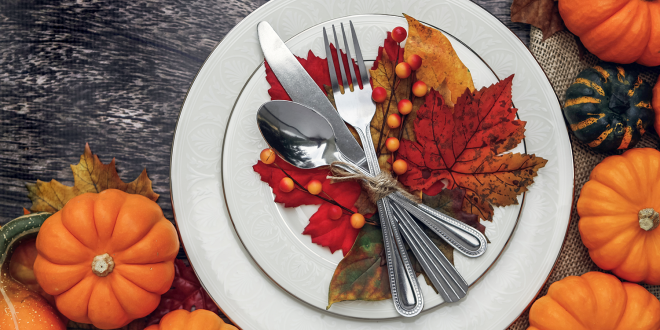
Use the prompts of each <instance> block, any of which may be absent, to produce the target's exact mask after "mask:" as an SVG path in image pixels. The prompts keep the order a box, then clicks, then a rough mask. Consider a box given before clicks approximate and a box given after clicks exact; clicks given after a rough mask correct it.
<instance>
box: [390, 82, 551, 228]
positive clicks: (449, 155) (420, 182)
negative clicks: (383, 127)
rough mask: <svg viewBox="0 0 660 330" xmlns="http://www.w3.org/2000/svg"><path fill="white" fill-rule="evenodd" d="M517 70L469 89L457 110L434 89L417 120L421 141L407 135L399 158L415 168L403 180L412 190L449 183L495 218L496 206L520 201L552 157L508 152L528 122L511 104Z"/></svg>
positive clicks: (475, 210) (433, 189)
mask: <svg viewBox="0 0 660 330" xmlns="http://www.w3.org/2000/svg"><path fill="white" fill-rule="evenodd" d="M512 80H513V75H511V76H509V77H508V78H506V79H504V80H502V81H500V82H498V83H497V84H494V85H492V86H490V87H487V88H482V89H481V90H479V91H477V92H475V93H474V94H472V93H470V92H469V91H466V92H465V93H464V94H463V95H462V96H461V97H460V98H459V99H458V100H457V102H456V104H455V106H454V109H453V112H452V109H451V108H449V107H448V106H446V105H445V103H444V100H443V98H442V96H441V95H440V94H439V93H438V92H436V91H433V90H432V91H431V92H430V93H429V94H428V95H427V96H426V100H425V103H424V105H423V106H422V107H421V108H420V109H419V110H418V112H417V118H416V119H415V123H414V124H415V137H416V139H417V141H416V142H412V141H408V140H403V141H402V142H401V147H400V149H399V157H400V158H402V159H405V160H406V161H407V162H408V165H409V170H408V172H406V173H405V174H404V175H402V176H399V180H400V181H401V182H402V183H403V184H405V185H407V186H409V187H410V188H411V189H412V190H423V191H424V192H425V193H426V194H428V195H435V194H437V193H438V192H439V189H442V187H443V186H444V185H443V184H442V183H441V182H442V181H446V182H447V188H449V189H455V188H462V189H465V190H466V195H465V198H464V202H463V210H464V211H466V212H468V213H472V214H478V215H479V216H480V217H481V218H483V219H485V220H492V217H493V207H492V206H491V204H492V205H497V206H506V205H511V204H516V203H517V199H516V196H517V195H519V194H521V193H523V192H524V191H526V190H527V186H528V185H530V184H531V183H532V182H533V178H534V177H535V176H536V172H537V170H538V169H539V168H541V167H543V166H544V165H545V163H546V162H547V160H545V159H543V158H540V157H536V156H534V155H526V154H504V155H499V154H500V153H502V152H505V151H508V150H511V149H512V148H514V147H515V146H517V145H518V144H519V143H520V142H521V141H522V139H523V137H524V132H525V122H523V121H520V120H517V119H516V112H517V111H518V110H517V109H516V108H513V107H512V103H511V83H512Z"/></svg>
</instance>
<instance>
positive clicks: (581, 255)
mask: <svg viewBox="0 0 660 330" xmlns="http://www.w3.org/2000/svg"><path fill="white" fill-rule="evenodd" d="M529 49H530V50H531V52H532V54H534V56H535V57H536V59H537V60H538V62H539V64H540V65H541V67H542V68H543V70H545V73H546V75H547V76H548V79H549V80H550V83H551V84H552V86H553V88H554V90H555V92H556V93H557V96H558V97H559V100H560V102H561V103H562V104H563V103H564V94H565V93H566V89H568V87H569V86H570V84H571V83H573V80H574V79H575V77H576V76H577V74H578V73H579V72H580V71H582V70H584V69H585V68H587V67H589V66H592V65H594V64H596V63H597V62H598V58H596V57H595V56H593V55H592V54H589V53H587V52H586V51H585V54H584V56H583V57H582V58H580V50H579V48H578V45H577V42H576V40H575V36H574V35H573V34H571V33H570V32H567V31H562V32H559V33H557V34H555V35H554V36H552V37H550V38H548V39H547V40H546V41H542V33H541V31H540V30H539V29H537V28H534V27H532V31H531V33H530V45H529ZM639 69H640V72H642V79H643V80H644V81H646V82H648V83H650V84H654V83H655V81H656V79H657V77H658V72H659V71H660V69H659V68H658V67H656V68H646V67H641V66H640V67H639ZM569 135H570V139H571V147H572V149H573V161H574V164H575V196H574V199H573V211H572V212H571V223H570V226H569V228H568V234H567V235H566V240H565V241H564V245H563V246H562V249H561V253H560V254H559V258H558V259H557V263H556V265H555V267H554V269H553V270H552V273H551V274H550V277H549V278H548V282H547V283H546V284H545V285H544V286H543V288H542V289H541V292H540V293H539V295H538V297H542V296H544V295H545V294H546V292H547V291H548V287H549V286H550V285H551V284H552V283H554V282H556V281H558V280H561V279H563V278H564V277H566V276H571V275H582V274H584V273H587V272H589V271H593V270H599V271H602V270H601V269H599V268H598V266H596V265H595V264H594V263H593V262H592V261H591V258H589V252H588V251H587V249H586V248H585V247H584V245H583V244H582V241H581V239H580V233H579V232H578V228H577V224H578V220H579V217H578V215H577V211H576V209H575V204H576V203H577V199H578V197H579V196H580V190H581V189H582V186H583V185H584V183H585V182H587V180H588V179H589V174H590V173H591V170H592V169H593V168H594V167H595V166H596V165H597V164H598V163H600V162H601V161H602V160H603V159H604V158H605V157H607V156H610V155H614V154H620V153H621V152H612V153H608V154H604V153H596V152H593V151H591V149H590V148H589V147H588V146H587V145H586V144H583V143H582V142H580V141H578V140H577V139H575V137H574V136H573V134H572V133H570V131H569ZM659 146H660V140H659V139H658V135H657V134H656V132H655V131H649V132H648V133H646V134H645V135H644V137H643V138H642V140H641V141H640V142H639V143H638V144H637V146H636V147H638V148H656V149H658V147H659ZM644 287H646V288H647V289H648V290H649V291H650V292H651V293H653V294H654V295H655V296H656V297H658V298H660V286H650V285H644ZM528 313H529V308H528V309H527V310H526V311H525V312H524V313H523V314H522V315H521V316H520V318H519V319H518V320H517V321H516V322H515V323H513V324H512V325H511V326H510V327H509V330H523V329H527V327H528V326H529V322H528Z"/></svg>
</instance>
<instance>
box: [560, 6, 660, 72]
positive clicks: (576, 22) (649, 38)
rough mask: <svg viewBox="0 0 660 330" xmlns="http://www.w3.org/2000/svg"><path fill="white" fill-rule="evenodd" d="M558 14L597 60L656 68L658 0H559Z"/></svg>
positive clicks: (659, 53)
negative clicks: (634, 63)
mask: <svg viewBox="0 0 660 330" xmlns="http://www.w3.org/2000/svg"><path fill="white" fill-rule="evenodd" d="M559 14H560V15H561V18H562V19H563V20H564V24H566V28H568V30H570V31H571V32H573V34H575V35H576V36H578V37H580V41H582V44H584V47H586V48H587V49H588V50H589V51H590V52H591V53H593V54H594V55H596V56H598V58H600V59H601V60H603V61H608V62H616V63H621V64H628V63H633V62H637V63H639V64H642V65H646V66H656V65H660V1H658V0H588V1H575V0H559Z"/></svg>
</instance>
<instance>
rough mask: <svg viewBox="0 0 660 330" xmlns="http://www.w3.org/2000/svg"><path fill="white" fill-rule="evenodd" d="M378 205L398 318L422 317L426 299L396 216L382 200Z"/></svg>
mask: <svg viewBox="0 0 660 330" xmlns="http://www.w3.org/2000/svg"><path fill="white" fill-rule="evenodd" d="M376 204H377V205H378V213H379V215H380V216H381V221H380V223H381V230H382V231H383V245H384V246H385V255H386V258H387V270H388V274H389V279H390V291H391V292H392V300H393V302H394V308H395V309H396V310H397V312H398V313H399V314H401V315H403V316H407V317H412V316H415V315H417V314H419V313H420V312H421V311H422V309H423V308H424V298H423V297H422V294H421V290H420V288H419V284H418V283H417V278H416V277H415V272H414V270H413V269H412V266H411V265H410V261H409V259H408V255H407V253H406V249H405V246H404V245H403V241H402V240H401V237H400V234H399V232H398V230H397V227H396V221H393V219H392V218H393V217H394V215H393V214H392V213H391V212H392V207H391V206H390V205H389V201H388V200H387V199H385V198H383V199H381V200H379V201H378V202H377V203H376Z"/></svg>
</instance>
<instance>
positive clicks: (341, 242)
mask: <svg viewBox="0 0 660 330" xmlns="http://www.w3.org/2000/svg"><path fill="white" fill-rule="evenodd" d="M252 168H253V169H254V171H255V172H257V173H259V175H261V181H263V182H266V183H268V185H269V186H270V187H271V188H272V189H273V193H274V194H275V202H277V203H282V204H284V206H285V207H296V206H300V205H318V204H321V207H319V209H318V211H316V213H314V214H313V215H312V217H311V218H310V219H309V225H307V227H305V230H304V231H303V234H305V235H310V236H311V237H312V242H314V243H316V244H319V245H321V246H327V247H328V248H330V252H332V253H334V252H335V251H337V250H342V252H343V253H344V255H346V253H348V251H349V250H350V249H351V246H352V245H353V242H355V238H356V237H357V234H358V233H359V231H360V230H359V229H355V228H353V227H352V226H351V222H350V214H348V212H344V214H343V215H342V217H341V218H339V219H337V220H332V219H330V217H329V216H328V210H329V209H330V207H331V206H332V205H333V204H331V203H328V202H326V201H324V200H323V199H321V198H319V197H318V196H314V195H312V194H310V193H308V192H306V191H304V190H301V189H297V188H296V189H294V190H293V191H291V192H283V191H281V190H280V189H279V183H280V180H282V179H283V178H284V177H286V176H287V174H288V175H289V176H291V178H293V179H294V180H295V181H296V182H298V183H300V185H302V186H303V187H305V186H307V184H308V183H309V181H311V180H319V181H321V183H322V184H323V192H322V193H321V196H323V197H325V198H327V199H330V200H334V201H335V202H337V203H338V204H339V205H342V206H344V207H346V208H349V209H351V210H353V211H356V208H355V207H354V206H353V205H355V202H356V201H357V200H358V197H360V192H361V191H362V188H361V187H360V184H359V183H357V182H353V181H346V182H338V183H334V184H333V183H330V180H328V179H326V177H327V176H328V175H329V174H330V172H329V170H328V168H318V169H309V170H303V169H299V168H297V167H294V166H293V165H290V164H288V163H286V162H285V161H283V160H282V159H281V158H279V157H278V158H277V159H276V160H275V162H274V163H273V164H270V165H266V164H264V163H263V162H261V161H259V162H258V163H257V164H256V165H254V166H253V167H252ZM285 171H286V174H285V173H284V172H285Z"/></svg>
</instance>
